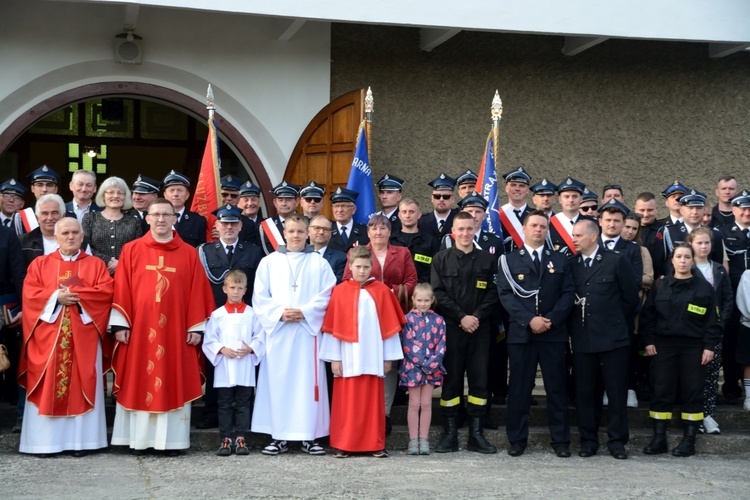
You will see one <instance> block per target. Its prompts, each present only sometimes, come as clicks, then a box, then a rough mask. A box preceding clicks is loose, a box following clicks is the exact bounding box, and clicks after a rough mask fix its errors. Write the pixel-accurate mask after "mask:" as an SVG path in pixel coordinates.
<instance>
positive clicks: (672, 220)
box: [656, 181, 689, 226]
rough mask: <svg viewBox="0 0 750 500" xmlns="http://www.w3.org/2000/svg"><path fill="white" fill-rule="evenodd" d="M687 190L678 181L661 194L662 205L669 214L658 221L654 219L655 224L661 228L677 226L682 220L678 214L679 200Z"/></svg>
mask: <svg viewBox="0 0 750 500" xmlns="http://www.w3.org/2000/svg"><path fill="white" fill-rule="evenodd" d="M688 191H689V189H688V188H686V187H685V186H683V185H682V184H680V182H678V181H674V182H673V183H672V184H670V185H669V186H667V188H666V189H665V190H664V191H662V192H661V195H662V196H663V197H664V205H665V206H666V207H667V209H668V210H669V213H668V214H667V215H665V216H664V217H662V218H660V219H656V222H658V223H659V224H661V225H662V226H669V225H670V224H677V223H678V222H679V221H681V220H682V215H681V214H680V198H682V197H683V196H685V195H686V194H687V193H688Z"/></svg>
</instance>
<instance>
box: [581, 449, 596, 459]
mask: <svg viewBox="0 0 750 500" xmlns="http://www.w3.org/2000/svg"><path fill="white" fill-rule="evenodd" d="M594 455H596V450H595V449H593V448H581V449H580V451H579V452H578V456H579V457H581V458H589V457H593V456H594Z"/></svg>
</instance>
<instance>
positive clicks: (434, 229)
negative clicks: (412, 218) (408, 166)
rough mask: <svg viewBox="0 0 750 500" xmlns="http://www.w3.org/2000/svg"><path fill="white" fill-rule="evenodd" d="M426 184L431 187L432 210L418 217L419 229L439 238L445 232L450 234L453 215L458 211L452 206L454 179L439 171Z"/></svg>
mask: <svg viewBox="0 0 750 500" xmlns="http://www.w3.org/2000/svg"><path fill="white" fill-rule="evenodd" d="M427 184H428V185H429V186H430V187H431V188H432V200H431V201H432V207H433V210H431V211H430V212H428V213H426V214H424V215H423V216H422V217H421V218H420V219H419V231H420V232H426V233H430V234H431V235H432V236H434V237H435V238H437V239H438V240H440V239H442V238H443V236H445V235H446V234H451V228H452V226H453V216H454V215H456V212H458V209H456V208H452V207H453V200H454V196H453V189H454V188H455V187H456V181H455V180H453V178H452V177H449V176H447V175H445V173H441V174H440V175H439V176H437V177H436V178H435V179H433V180H431V181H430V182H428V183H427Z"/></svg>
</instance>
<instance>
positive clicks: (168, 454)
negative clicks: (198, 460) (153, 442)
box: [164, 450, 182, 457]
mask: <svg viewBox="0 0 750 500" xmlns="http://www.w3.org/2000/svg"><path fill="white" fill-rule="evenodd" d="M180 455H182V450H164V456H165V457H179V456H180Z"/></svg>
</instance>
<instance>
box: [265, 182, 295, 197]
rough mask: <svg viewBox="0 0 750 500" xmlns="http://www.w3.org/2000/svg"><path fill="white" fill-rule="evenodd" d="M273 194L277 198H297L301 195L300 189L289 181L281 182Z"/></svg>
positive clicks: (273, 190)
mask: <svg viewBox="0 0 750 500" xmlns="http://www.w3.org/2000/svg"><path fill="white" fill-rule="evenodd" d="M271 192H272V193H273V195H274V196H275V197H276V198H296V197H297V196H298V195H299V188H298V187H297V186H295V185H294V184H290V183H289V182H287V181H281V184H279V185H278V186H276V187H274V188H273V189H272V190H271Z"/></svg>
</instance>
